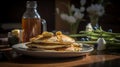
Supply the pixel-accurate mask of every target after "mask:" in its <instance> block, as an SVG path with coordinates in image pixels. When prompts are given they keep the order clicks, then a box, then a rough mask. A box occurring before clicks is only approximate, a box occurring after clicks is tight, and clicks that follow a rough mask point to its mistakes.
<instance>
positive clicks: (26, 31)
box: [22, 18, 41, 42]
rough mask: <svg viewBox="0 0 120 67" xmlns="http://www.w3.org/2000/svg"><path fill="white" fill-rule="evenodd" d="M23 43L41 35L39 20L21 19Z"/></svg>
mask: <svg viewBox="0 0 120 67" xmlns="http://www.w3.org/2000/svg"><path fill="white" fill-rule="evenodd" d="M22 29H23V38H22V40H23V42H28V41H29V39H30V38H32V37H34V36H37V35H39V34H40V33H41V20H40V19H39V18H22Z"/></svg>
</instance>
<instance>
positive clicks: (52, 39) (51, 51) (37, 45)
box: [12, 31, 94, 58]
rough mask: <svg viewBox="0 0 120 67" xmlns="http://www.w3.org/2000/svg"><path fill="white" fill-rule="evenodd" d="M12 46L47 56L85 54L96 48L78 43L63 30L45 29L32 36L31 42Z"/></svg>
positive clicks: (29, 52) (36, 54)
mask: <svg viewBox="0 0 120 67" xmlns="http://www.w3.org/2000/svg"><path fill="white" fill-rule="evenodd" d="M12 48H13V50H15V51H16V52H18V53H21V54H23V55H28V56H34V57H47V58H48V57H77V56H83V55H86V54H87V53H90V52H92V51H93V50H94V48H93V47H92V46H90V45H88V44H83V43H80V42H79V43H78V42H76V40H75V39H73V38H71V37H69V36H67V35H65V34H63V33H62V32H61V31H57V32H56V33H52V32H47V31H45V32H43V33H42V34H40V35H37V36H35V37H32V38H30V41H29V42H25V43H18V44H15V45H13V46H12Z"/></svg>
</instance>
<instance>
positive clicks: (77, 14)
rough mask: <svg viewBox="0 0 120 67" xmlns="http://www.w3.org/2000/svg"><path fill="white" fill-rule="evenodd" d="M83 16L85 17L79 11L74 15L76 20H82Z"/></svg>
mask: <svg viewBox="0 0 120 67" xmlns="http://www.w3.org/2000/svg"><path fill="white" fill-rule="evenodd" d="M83 16H84V14H82V13H81V12H79V11H76V12H75V13H74V17H75V18H76V19H82V18H83Z"/></svg>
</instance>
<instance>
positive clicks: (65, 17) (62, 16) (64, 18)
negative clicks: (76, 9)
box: [60, 13, 68, 20]
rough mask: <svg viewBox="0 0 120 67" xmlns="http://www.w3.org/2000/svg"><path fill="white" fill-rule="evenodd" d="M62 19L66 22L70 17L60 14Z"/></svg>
mask: <svg viewBox="0 0 120 67" xmlns="http://www.w3.org/2000/svg"><path fill="white" fill-rule="evenodd" d="M60 17H61V19H63V20H66V19H67V18H68V15H67V14H65V13H62V14H60Z"/></svg>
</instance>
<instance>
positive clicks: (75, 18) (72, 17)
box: [56, 0, 86, 34]
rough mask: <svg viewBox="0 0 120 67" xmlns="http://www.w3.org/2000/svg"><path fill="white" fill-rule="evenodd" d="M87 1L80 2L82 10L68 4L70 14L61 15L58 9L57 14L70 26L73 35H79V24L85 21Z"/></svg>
mask: <svg viewBox="0 0 120 67" xmlns="http://www.w3.org/2000/svg"><path fill="white" fill-rule="evenodd" d="M85 3H86V0H80V4H81V5H80V8H76V7H75V5H74V4H72V5H70V3H68V4H67V5H66V4H65V6H67V8H68V13H60V12H61V11H60V10H59V8H56V11H57V14H58V15H59V16H60V17H61V19H62V20H64V21H66V22H67V23H69V24H70V30H71V32H70V33H72V34H74V33H77V29H78V26H79V22H80V21H82V20H83V17H84V11H85V7H84V5H85Z"/></svg>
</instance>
